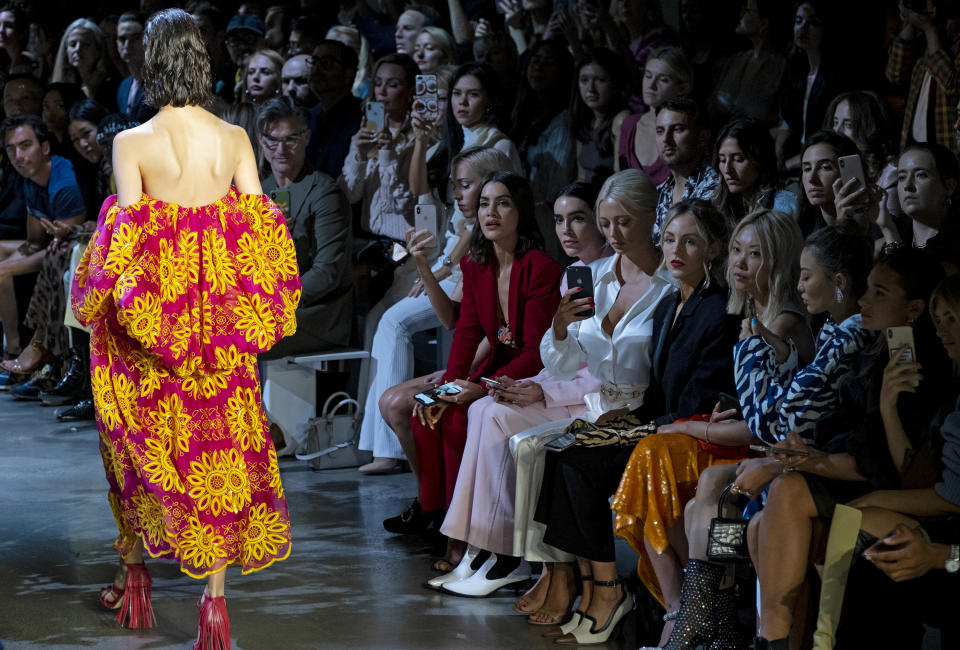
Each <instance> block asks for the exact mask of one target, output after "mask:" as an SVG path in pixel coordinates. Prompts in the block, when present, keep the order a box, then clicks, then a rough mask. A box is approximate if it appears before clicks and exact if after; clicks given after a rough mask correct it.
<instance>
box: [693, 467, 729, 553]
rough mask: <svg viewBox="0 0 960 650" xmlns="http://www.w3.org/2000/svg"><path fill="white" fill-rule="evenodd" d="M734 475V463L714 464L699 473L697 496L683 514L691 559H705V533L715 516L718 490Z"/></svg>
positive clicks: (707, 531) (718, 495) (718, 496)
mask: <svg viewBox="0 0 960 650" xmlns="http://www.w3.org/2000/svg"><path fill="white" fill-rule="evenodd" d="M736 477H737V466H736V465H714V466H713V467H708V468H707V469H705V470H704V471H703V473H702V474H700V480H699V481H698V482H697V497H696V498H695V499H693V500H691V501H690V502H689V503H687V507H686V510H685V511H684V515H683V519H684V522H685V524H684V525H685V526H686V530H687V543H688V544H689V545H690V548H689V556H690V559H691V560H706V559H707V534H708V533H709V531H710V522H711V521H712V520H713V518H714V517H716V516H717V503H718V502H719V500H720V492H722V491H723V488H725V487H726V486H727V485H729V484H730V483H732V482H733V480H734V479H735V478H736Z"/></svg>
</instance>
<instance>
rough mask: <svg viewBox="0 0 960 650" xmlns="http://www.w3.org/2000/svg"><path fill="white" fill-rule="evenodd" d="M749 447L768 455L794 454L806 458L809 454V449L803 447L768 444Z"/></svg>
mask: <svg viewBox="0 0 960 650" xmlns="http://www.w3.org/2000/svg"><path fill="white" fill-rule="evenodd" d="M750 449H752V450H754V451H760V452H763V453H765V454H767V455H768V456H776V455H777V454H783V455H784V456H796V457H798V458H806V457H807V456H809V455H810V452H809V451H806V450H805V449H790V448H789V447H774V446H772V445H768V444H759V445H750Z"/></svg>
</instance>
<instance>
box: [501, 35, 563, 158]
mask: <svg viewBox="0 0 960 650" xmlns="http://www.w3.org/2000/svg"><path fill="white" fill-rule="evenodd" d="M544 48H550V50H551V58H552V59H553V62H554V63H555V64H556V65H557V68H558V70H557V83H556V85H555V86H554V87H553V88H552V89H550V90H549V91H548V93H547V96H546V97H540V96H538V95H537V93H536V92H535V91H534V90H533V88H531V87H530V82H528V81H527V68H528V67H529V65H530V59H532V58H533V57H535V56H536V55H537V52H539V51H540V50H542V49H544ZM520 59H521V60H520V71H521V73H520V84H519V88H518V90H517V100H516V103H514V105H513V113H512V114H511V116H510V124H511V126H512V132H511V134H510V135H511V139H512V140H513V141H514V142H515V143H516V145H517V147H519V148H520V151H521V152H526V150H527V148H528V147H529V146H530V145H532V144H533V143H535V142H536V141H537V140H538V139H539V138H540V134H541V133H543V131H544V130H545V129H546V128H547V126H549V125H550V122H551V121H552V120H553V118H554V117H556V116H557V114H558V113H560V111H562V110H563V109H564V108H566V106H567V103H568V96H567V93H568V92H569V86H568V85H567V84H568V83H569V80H570V79H572V78H573V57H572V56H570V52H568V51H567V46H566V44H565V43H564V42H563V41H561V40H559V39H555V38H553V39H548V40H544V41H539V42H537V43H534V44H533V46H532V47H531V48H530V49H528V50H527V51H526V52H524V53H523V56H522V57H520Z"/></svg>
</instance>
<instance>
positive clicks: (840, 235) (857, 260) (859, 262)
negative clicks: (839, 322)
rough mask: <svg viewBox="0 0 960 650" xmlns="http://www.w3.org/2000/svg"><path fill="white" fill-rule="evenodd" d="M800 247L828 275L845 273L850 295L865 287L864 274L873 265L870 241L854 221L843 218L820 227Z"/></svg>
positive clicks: (865, 277) (858, 293)
mask: <svg viewBox="0 0 960 650" xmlns="http://www.w3.org/2000/svg"><path fill="white" fill-rule="evenodd" d="M803 247H804V248H806V249H807V250H808V251H810V253H811V254H812V255H813V257H814V259H816V260H817V263H818V264H819V265H820V266H821V267H823V272H824V274H825V275H827V276H828V277H829V276H833V275H836V274H837V273H843V274H844V275H846V276H848V277H849V278H850V283H851V288H850V290H851V291H853V295H854V296H857V297H859V296H862V295H863V293H864V291H866V290H867V276H868V275H870V269H871V268H873V242H872V241H871V240H870V238H869V237H867V236H866V235H865V234H863V231H861V230H860V228H858V227H857V225H856V224H855V223H852V222H850V221H846V220H844V221H840V222H837V223H836V224H834V225H832V226H825V227H823V228H820V229H819V230H817V231H816V232H814V233H813V234H812V235H810V236H809V237H807V240H806V241H805V242H804V244H803Z"/></svg>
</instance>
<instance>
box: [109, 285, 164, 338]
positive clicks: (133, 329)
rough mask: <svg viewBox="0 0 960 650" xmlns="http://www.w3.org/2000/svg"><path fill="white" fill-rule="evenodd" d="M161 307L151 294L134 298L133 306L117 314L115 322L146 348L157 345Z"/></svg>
mask: <svg viewBox="0 0 960 650" xmlns="http://www.w3.org/2000/svg"><path fill="white" fill-rule="evenodd" d="M161 316H162V305H161V303H160V301H159V300H157V297H156V296H154V295H153V294H149V293H147V294H144V295H142V296H136V297H134V299H133V305H132V306H131V307H129V308H128V309H123V310H121V311H120V312H119V313H118V314H117V320H118V321H120V323H121V324H122V325H123V326H124V327H126V328H127V331H128V332H130V334H131V336H133V337H134V338H137V339H139V340H140V341H141V342H142V343H143V344H144V345H146V346H154V345H156V344H157V336H158V335H159V334H160V318H161Z"/></svg>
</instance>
